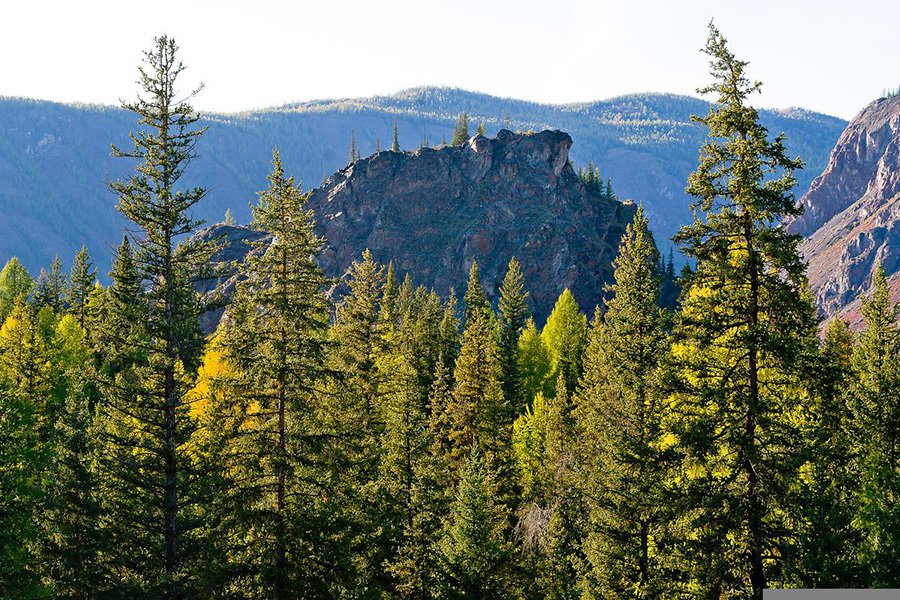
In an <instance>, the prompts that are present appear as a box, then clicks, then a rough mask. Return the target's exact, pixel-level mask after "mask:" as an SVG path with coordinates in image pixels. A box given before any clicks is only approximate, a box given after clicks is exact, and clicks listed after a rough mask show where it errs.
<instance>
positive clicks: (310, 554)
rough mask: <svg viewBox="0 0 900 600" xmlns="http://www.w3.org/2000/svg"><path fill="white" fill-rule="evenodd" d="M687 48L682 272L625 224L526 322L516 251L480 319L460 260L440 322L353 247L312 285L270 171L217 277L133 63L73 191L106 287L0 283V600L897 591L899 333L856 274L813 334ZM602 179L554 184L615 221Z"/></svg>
mask: <svg viewBox="0 0 900 600" xmlns="http://www.w3.org/2000/svg"><path fill="white" fill-rule="evenodd" d="M704 52H705V59H704V58H698V60H708V61H709V65H710V69H709V78H708V80H707V81H705V82H703V81H700V82H697V83H698V84H704V83H705V87H704V88H703V89H702V90H700V92H702V93H703V94H704V95H705V96H706V97H707V98H708V99H709V100H710V101H711V102H712V104H711V108H710V111H709V112H708V113H707V114H701V115H697V116H696V117H695V120H696V122H697V126H698V127H702V128H703V131H704V132H706V133H707V134H708V135H707V137H706V141H705V143H703V145H702V146H701V147H699V148H697V156H698V163H697V165H698V166H697V167H696V169H695V170H694V171H693V173H692V174H691V176H690V178H689V179H688V180H687V181H684V182H683V183H684V185H685V186H686V188H687V191H688V193H689V194H690V196H691V197H692V198H693V202H694V204H693V215H694V217H693V221H692V222H690V223H688V224H686V225H684V226H683V227H681V229H680V231H679V233H678V234H677V235H676V236H675V238H674V243H675V245H676V247H677V248H678V252H679V253H680V254H679V257H678V264H679V265H681V264H684V265H685V266H684V268H681V269H680V272H679V273H676V268H675V266H674V261H673V258H671V257H669V256H663V255H662V254H663V253H661V252H660V250H659V249H658V245H657V243H658V242H657V240H655V239H654V236H653V234H652V233H651V228H650V226H649V218H648V216H647V215H646V214H645V210H644V207H643V206H641V205H638V206H637V207H636V210H635V211H634V216H633V220H632V221H631V223H630V224H629V225H628V226H627V229H626V230H625V234H624V235H623V236H622V238H621V240H620V241H619V242H618V254H617V257H616V258H615V260H614V262H613V264H612V272H613V278H612V281H611V283H610V284H609V285H608V286H606V287H605V289H604V290H602V296H603V297H604V298H605V300H604V302H603V303H602V304H601V305H600V306H596V307H595V306H579V305H578V303H577V302H576V299H575V297H574V295H573V294H572V293H571V292H570V291H569V290H568V289H560V290H559V292H560V295H559V298H558V300H557V301H556V304H555V307H554V308H553V310H552V312H551V313H550V315H549V317H548V318H547V319H546V320H545V322H542V321H541V320H539V319H536V318H534V317H532V315H531V314H530V313H529V290H528V289H526V285H525V283H524V279H523V267H524V265H522V264H520V262H519V260H520V259H521V257H519V258H517V257H516V256H508V257H506V256H504V257H502V259H503V261H504V262H505V261H508V270H507V272H506V276H505V278H504V279H503V280H502V285H501V286H500V287H499V289H498V293H497V294H496V298H497V299H492V298H491V296H492V294H489V293H488V292H486V290H485V286H484V285H483V282H482V278H481V276H480V274H479V265H478V263H477V262H476V261H473V262H471V269H470V271H469V278H468V282H460V287H459V288H458V290H457V291H458V294H457V293H455V292H454V293H450V294H443V295H441V294H438V293H437V292H435V291H433V290H430V289H426V288H425V287H422V286H420V285H418V284H417V281H416V277H417V274H416V273H415V272H400V270H399V269H397V268H395V266H394V264H393V263H392V262H391V261H390V260H388V261H386V262H385V263H380V262H377V261H376V260H375V259H374V258H373V255H372V254H371V253H370V252H368V251H365V252H362V253H361V254H360V255H359V256H358V258H357V259H356V261H355V262H354V263H353V265H352V267H351V268H350V270H349V271H348V273H347V275H346V276H345V277H343V278H342V280H341V281H340V282H339V281H336V280H335V278H331V277H327V276H326V275H325V273H324V271H323V270H322V269H321V268H320V266H319V263H318V262H317V257H318V256H319V254H320V253H321V252H322V249H323V247H324V246H325V244H326V243H328V242H329V240H325V239H323V238H322V237H320V236H319V235H317V233H316V231H315V230H314V225H315V223H316V219H317V218H319V215H317V214H314V212H313V211H312V210H311V209H310V208H309V207H308V206H307V199H308V196H309V192H307V191H304V190H303V189H302V188H301V185H300V184H299V183H298V181H297V180H295V178H294V176H292V174H291V173H290V172H288V171H287V169H286V167H285V166H284V164H283V163H282V159H281V157H280V156H279V152H278V149H275V148H273V149H272V153H271V169H270V173H269V175H268V177H267V180H261V181H259V182H258V186H257V187H258V188H259V189H260V190H262V191H260V193H259V195H258V197H257V198H255V199H254V198H247V199H245V200H246V201H247V202H252V221H251V222H250V223H249V227H250V228H251V229H253V230H256V231H260V232H265V233H266V234H268V235H266V236H264V237H261V238H260V239H259V240H256V241H251V242H249V244H250V246H251V248H250V251H249V253H248V254H247V256H246V258H245V259H244V260H241V261H225V260H219V259H218V258H217V257H218V256H220V250H221V243H220V242H219V241H218V240H216V239H207V238H200V237H197V236H194V235H193V234H194V233H196V232H197V231H198V230H199V229H200V228H201V227H202V226H203V223H202V222H200V221H198V220H196V219H195V208H196V207H197V206H199V205H202V203H203V202H204V201H205V199H206V196H207V194H208V188H207V187H204V186H203V185H201V186H199V187H191V186H188V185H186V184H185V183H184V179H183V176H184V175H185V173H188V172H190V170H191V163H192V160H193V159H194V157H195V155H196V144H197V143H198V140H200V139H201V137H202V136H204V135H205V134H206V129H205V127H204V126H202V125H201V124H200V122H199V121H198V120H199V115H198V113H197V112H196V111H195V109H194V108H193V107H192V105H191V98H192V94H191V93H190V92H191V90H189V89H184V88H183V86H182V85H181V83H182V80H181V79H180V76H181V75H182V73H183V70H184V66H183V64H182V62H181V60H182V58H181V53H180V51H179V47H178V46H177V45H176V43H175V42H174V41H173V40H172V39H171V38H169V37H166V36H162V37H159V38H156V39H155V40H154V42H153V43H152V44H151V46H150V47H149V49H148V51H147V52H146V54H145V59H144V61H143V63H142V64H141V65H140V67H139V80H138V82H137V89H136V90H123V93H124V94H126V95H127V96H128V97H134V98H135V99H134V100H133V101H127V102H125V103H124V106H123V108H125V109H127V110H128V111H129V112H130V113H131V114H132V116H133V122H134V126H133V129H132V131H131V132H130V137H127V138H126V137H125V136H127V135H128V133H129V132H127V131H124V132H122V137H121V138H119V139H128V140H129V143H128V144H127V145H118V144H113V146H112V148H111V152H112V154H113V156H115V157H117V160H118V161H122V164H127V165H128V168H129V170H130V175H129V176H127V177H123V178H119V179H115V180H112V181H111V182H110V183H109V185H108V189H107V190H103V189H102V186H100V187H101V189H99V190H98V194H103V193H106V194H109V195H113V196H115V199H116V203H117V204H116V208H117V210H118V212H119V213H120V215H121V216H122V217H123V218H124V219H125V220H127V223H128V227H127V229H126V231H125V233H124V235H123V237H122V238H120V239H119V240H116V241H115V242H113V241H111V242H110V243H111V245H112V246H115V251H114V253H113V254H114V259H113V262H112V267H111V269H110V271H109V272H108V274H107V273H104V272H100V269H99V268H98V267H97V266H96V264H95V259H93V258H92V257H91V256H90V255H89V253H88V251H87V249H86V248H82V250H81V251H79V252H77V253H75V254H74V255H73V256H70V257H65V256H64V257H63V258H62V260H61V259H60V258H57V259H56V260H55V261H53V262H52V264H49V265H47V266H46V267H45V268H44V269H41V270H40V272H39V273H38V274H36V276H34V277H33V276H32V274H30V273H29V272H28V271H27V270H26V268H25V267H24V266H23V264H22V263H21V262H20V261H19V260H18V259H17V258H15V257H12V258H10V257H6V258H8V259H9V260H8V262H6V264H5V266H4V267H3V269H2V272H0V322H2V328H0V598H10V599H12V598H15V599H30V598H34V599H37V598H70V599H89V598H123V599H124V598H127V599H129V600H136V599H141V598H148V599H149V598H168V599H172V600H175V599H187V598H194V599H202V598H272V599H276V600H282V599H295V598H296V599H300V598H309V599H315V598H346V599H350V598H354V599H386V598H408V599H419V600H425V599H464V598H468V599H509V600H518V599H529V600H530V599H535V600H536V599H547V600H551V599H552V600H567V599H576V598H577V599H585V600H587V599H595V598H596V599H600V598H635V599H638V598H640V599H656V598H659V599H668V598H722V599H724V598H748V599H750V598H752V599H760V598H762V592H763V590H764V589H766V588H837V587H845V588H868V587H886V588H890V587H900V560H898V556H900V324H898V320H897V319H898V306H897V305H896V304H894V303H892V301H891V296H890V290H889V284H888V280H887V277H886V275H885V271H884V270H883V269H879V270H878V272H877V273H876V275H875V277H874V278H873V285H872V288H871V291H869V292H866V293H864V294H862V297H861V309H860V310H861V314H862V327H859V328H854V329H851V328H850V327H849V326H848V325H847V324H845V322H844V321H843V320H841V319H839V318H833V319H829V320H827V321H826V320H825V319H823V318H822V317H821V316H820V313H819V312H818V310H817V308H816V306H815V304H814V299H813V297H812V294H811V293H810V289H809V285H808V282H807V273H806V262H805V261H804V259H803V257H802V255H801V253H800V250H799V245H800V242H801V238H800V236H799V235H795V234H793V233H790V232H789V231H788V230H787V229H786V228H784V227H783V226H782V223H784V222H786V221H789V220H791V219H795V218H797V217H799V216H800V214H801V211H802V207H801V206H800V205H799V204H798V203H797V198H796V197H795V186H796V180H795V175H794V172H795V171H798V170H800V169H802V167H803V165H804V163H803V159H802V157H797V156H793V155H792V154H790V153H789V151H788V150H787V147H786V140H785V138H784V136H777V135H774V133H775V132H770V131H769V130H768V129H767V128H766V127H765V126H764V125H762V123H761V122H760V118H759V114H758V112H757V110H756V109H755V108H754V107H753V100H754V94H755V93H756V92H757V91H758V89H759V85H760V84H759V83H757V82H755V81H753V80H752V79H750V77H749V75H748V74H747V73H746V69H745V67H746V65H747V63H746V62H744V61H742V60H741V59H739V58H738V57H736V56H735V54H734V53H733V52H732V51H731V49H730V48H729V46H728V45H727V43H726V40H725V38H724V37H723V36H722V34H721V33H720V32H719V31H718V30H717V29H716V28H715V27H714V26H713V25H710V29H709V38H708V40H707V43H706V46H705V50H704ZM471 126H472V128H473V129H474V127H475V124H474V123H471ZM394 127H395V128H394V132H393V142H392V143H391V144H387V143H386V144H385V146H386V147H389V148H390V150H389V151H390V152H402V151H403V150H402V149H401V147H400V144H399V141H398V136H397V129H396V121H395V126H394ZM469 127H470V122H469V116H468V115H466V114H465V113H463V114H462V115H461V118H460V121H459V123H458V125H457V131H456V132H454V135H453V139H452V140H451V142H450V144H451V145H463V144H466V143H467V140H468V139H469ZM483 133H484V126H483V125H480V126H479V134H483ZM109 142H110V143H113V142H114V140H109ZM267 158H269V157H267ZM358 158H359V149H358V146H357V145H356V141H355V140H354V143H353V146H352V147H351V155H350V160H351V162H352V161H353V160H357V159H358ZM602 167H603V165H596V166H595V165H594V164H593V163H591V164H587V165H585V166H582V167H581V169H580V178H581V180H582V182H583V184H584V185H585V186H587V187H589V188H591V189H592V190H594V191H595V192H596V193H597V194H599V195H600V196H602V197H603V198H605V199H606V200H608V201H615V202H618V199H617V195H616V192H615V191H614V189H613V188H614V185H615V181H610V180H609V179H606V178H604V177H603V176H601V175H600V170H601V168H602ZM233 219H234V217H233V216H231V214H230V213H229V216H228V221H229V224H230V223H231V222H232V221H233ZM64 263H65V266H64ZM69 264H71V267H70V268H69V267H68V265H69ZM226 281H231V282H234V285H233V286H232V287H231V288H229V289H228V290H227V293H225V292H226V291H225V290H224V282H226ZM202 286H206V287H202ZM561 287H562V286H561ZM201 289H202V290H207V289H213V290H214V291H213V292H209V293H207V292H205V291H202V292H201ZM336 289H339V290H340V293H336V292H335V290H336ZM216 311H218V312H216ZM209 314H221V318H218V319H217V320H216V321H215V322H214V323H213V328H212V329H209V328H204V327H203V326H202V324H203V323H204V322H205V321H204V320H203V319H202V317H204V315H209Z"/></svg>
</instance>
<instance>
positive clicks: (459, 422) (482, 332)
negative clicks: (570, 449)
mask: <svg viewBox="0 0 900 600" xmlns="http://www.w3.org/2000/svg"><path fill="white" fill-rule="evenodd" d="M453 379H454V382H455V384H454V388H453V395H452V401H451V402H450V405H449V406H448V407H447V409H446V410H447V412H448V414H449V417H450V423H451V429H450V439H451V441H452V447H453V452H452V456H453V461H454V463H455V464H456V465H461V464H462V462H463V461H464V460H465V458H466V457H467V456H468V455H469V454H470V453H471V452H472V451H473V450H474V449H475V448H476V447H477V448H480V450H481V452H483V453H485V458H486V459H488V460H489V461H494V466H495V468H497V466H498V465H503V466H504V468H507V467H508V464H507V462H508V460H509V459H510V455H509V450H510V449H509V443H510V433H511V427H512V411H511V410H510V407H509V405H508V404H507V403H506V399H505V398H504V396H503V388H502V386H501V383H500V364H499V362H498V359H497V346H496V343H495V341H494V335H493V332H492V328H491V324H490V321H489V316H488V315H487V314H486V313H484V312H481V311H476V312H474V313H473V315H472V318H471V320H470V321H468V322H467V323H466V329H465V333H464V340H463V344H462V348H461V349H460V352H459V357H458V358H457V359H456V368H455V369H454V377H453ZM503 474H504V475H507V474H508V473H505V472H504V473H503Z"/></svg>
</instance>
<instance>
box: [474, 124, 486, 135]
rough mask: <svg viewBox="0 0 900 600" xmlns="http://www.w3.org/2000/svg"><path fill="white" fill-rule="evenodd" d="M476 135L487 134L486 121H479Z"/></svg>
mask: <svg viewBox="0 0 900 600" xmlns="http://www.w3.org/2000/svg"><path fill="white" fill-rule="evenodd" d="M475 135H480V136H484V135H485V132H484V121H479V122H478V129H476V130H475Z"/></svg>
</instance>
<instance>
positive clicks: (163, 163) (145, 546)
mask: <svg viewBox="0 0 900 600" xmlns="http://www.w3.org/2000/svg"><path fill="white" fill-rule="evenodd" d="M177 51H178V47H177V45H176V44H175V42H174V40H172V39H170V38H168V37H166V36H162V37H159V38H156V40H155V43H154V46H153V48H152V49H151V50H150V51H149V52H147V53H145V63H144V66H142V67H139V72H140V79H139V84H140V90H141V91H140V93H139V94H138V98H137V100H136V101H134V102H131V103H126V104H125V105H124V108H125V109H126V110H129V111H131V112H133V113H135V114H136V115H137V117H138V120H139V125H140V126H141V127H143V129H141V130H140V131H137V132H134V133H132V134H131V136H130V137H131V141H132V147H131V148H130V149H128V150H120V149H118V148H117V147H115V146H114V147H113V155H114V156H115V157H121V158H127V159H133V160H137V161H139V162H138V165H137V167H136V170H135V173H134V175H132V176H131V178H129V179H127V180H124V181H123V180H119V181H115V182H113V183H112V184H111V188H112V190H113V191H114V192H115V193H116V195H117V197H118V204H117V209H118V210H119V212H121V213H122V214H123V215H124V216H125V217H126V218H127V219H128V220H129V221H131V222H132V223H133V224H134V225H135V227H136V231H135V233H134V234H133V235H131V236H130V237H131V243H132V245H133V247H134V255H133V260H134V265H135V269H136V272H137V274H138V276H139V278H140V282H141V285H142V288H143V289H142V291H141V295H140V300H139V302H140V304H141V310H139V311H134V312H132V313H130V316H131V317H133V318H134V321H131V322H128V323H127V324H126V326H125V327H123V328H121V329H120V330H117V331H111V332H108V333H109V334H110V335H112V336H113V337H114V339H113V341H112V346H113V347H114V353H116V354H127V353H129V352H130V351H131V349H133V348H135V347H139V348H141V350H142V356H141V357H140V360H136V362H135V364H134V365H133V366H132V368H131V369H130V370H129V371H128V372H127V373H119V374H118V376H117V377H115V378H114V379H113V380H112V381H110V382H108V385H107V386H106V394H105V398H104V402H103V403H102V406H103V410H104V414H103V416H102V418H103V421H104V435H105V446H106V448H105V449H104V451H103V452H102V455H103V456H104V459H105V460H104V465H103V471H104V473H105V479H106V481H105V482H104V485H105V486H106V488H107V491H108V492H109V494H107V495H106V496H105V500H104V501H105V502H106V503H107V507H106V508H107V509H108V510H112V511H115V513H117V514H118V515H119V517H120V518H119V519H117V520H116V521H114V522H113V523H111V525H112V531H111V534H112V536H113V543H114V544H115V546H116V548H117V553H116V556H115V557H114V564H113V566H112V568H113V569H114V570H115V571H116V573H117V575H116V577H117V580H118V582H119V584H120V585H121V586H122V587H123V588H125V589H127V588H128V586H129V585H131V586H134V588H136V589H140V590H142V591H143V592H144V593H147V594H152V595H156V596H166V597H169V598H182V597H184V596H186V595H188V594H189V593H190V590H191V588H192V585H193V584H194V582H193V581H192V580H193V576H194V573H195V563H193V561H195V560H200V558H201V556H202V554H201V553H200V552H199V549H201V548H202V547H203V542H202V540H200V539H199V538H198V534H199V532H200V525H201V522H200V521H199V515H200V512H201V507H202V503H203V500H204V498H203V493H204V490H202V489H201V479H202V476H201V474H200V473H199V468H200V466H199V465H198V464H196V462H195V457H194V456H193V455H192V454H191V453H190V452H189V449H190V446H191V440H192V437H193V435H194V432H195V423H194V419H193V417H192V415H191V410H190V402H189V400H188V398H187V394H188V392H189V390H190V388H191V386H192V378H193V374H194V373H195V372H196V369H197V366H198V364H199V360H200V356H201V351H202V346H203V336H202V332H201V331H200V325H199V314H200V312H202V310H203V307H202V306H201V305H200V303H199V301H198V295H197V293H196V292H195V291H194V283H195V282H196V281H197V280H198V279H200V278H201V277H202V276H203V274H204V272H205V269H206V265H207V263H208V261H209V257H210V256H211V254H212V246H211V244H209V243H206V242H200V241H196V240H193V239H190V238H188V237H186V236H187V235H188V234H190V233H191V232H193V231H194V230H195V228H196V227H197V226H198V225H199V223H198V222H197V221H195V220H194V219H193V218H192V217H191V213H192V210H193V209H194V207H195V206H196V205H197V203H199V202H200V201H201V200H202V199H203V198H204V196H205V194H206V192H205V190H204V189H203V188H185V187H182V186H180V185H179V181H180V179H181V176H182V175H183V174H184V172H185V169H186V168H187V166H188V165H189V163H190V162H191V160H192V159H193V158H194V156H195V146H196V144H197V141H198V139H199V137H200V136H201V135H202V133H203V131H204V129H202V128H198V127H197V126H196V123H197V121H198V119H199V117H198V115H197V114H196V113H195V112H194V110H193V108H192V107H191V106H190V104H188V103H187V102H186V101H183V100H179V98H180V96H179V94H178V90H177V87H176V86H177V81H178V78H179V76H180V75H181V73H182V72H183V71H184V67H183V65H182V64H181V62H179V60H178V58H177V53H178V52H177ZM79 254H80V256H81V258H80V259H78V260H77V261H76V264H77V265H80V266H78V267H76V268H75V269H74V270H73V274H74V276H73V277H72V280H73V281H72V282H71V284H72V285H71V290H72V291H73V294H72V298H73V300H72V302H71V304H72V306H71V307H70V310H72V311H73V312H74V314H76V316H77V317H78V318H79V320H80V321H83V322H86V320H87V315H86V312H85V310H84V308H85V307H86V306H87V302H85V301H84V299H86V296H85V295H84V291H85V290H86V289H87V287H88V281H89V280H93V278H94V277H93V273H94V271H93V268H92V267H91V266H90V264H89V261H88V257H87V253H86V252H80V253H79ZM91 283H93V282H92V281H91ZM195 544H196V545H195Z"/></svg>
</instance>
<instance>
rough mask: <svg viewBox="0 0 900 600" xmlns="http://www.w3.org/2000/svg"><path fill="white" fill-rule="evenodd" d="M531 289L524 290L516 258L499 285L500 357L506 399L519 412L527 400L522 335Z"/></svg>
mask: <svg viewBox="0 0 900 600" xmlns="http://www.w3.org/2000/svg"><path fill="white" fill-rule="evenodd" d="M527 301H528V292H526V291H525V283H524V278H523V277H522V270H521V268H520V267H519V261H517V260H516V259H515V257H513V258H511V259H510V261H509V267H508V269H507V271H506V276H505V277H504V278H503V283H502V284H501V285H500V336H499V337H500V339H499V343H498V351H499V357H500V369H501V380H502V382H503V394H504V396H505V397H506V402H507V403H508V404H509V405H510V406H511V407H512V409H513V411H514V412H515V413H518V412H519V411H520V409H521V408H522V406H523V405H524V403H525V401H526V399H525V398H523V397H522V395H521V392H522V389H521V387H522V382H521V378H520V376H519V338H520V337H521V335H522V330H523V329H524V328H525V322H526V320H527V319H528V306H527V304H526V302H527Z"/></svg>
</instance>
